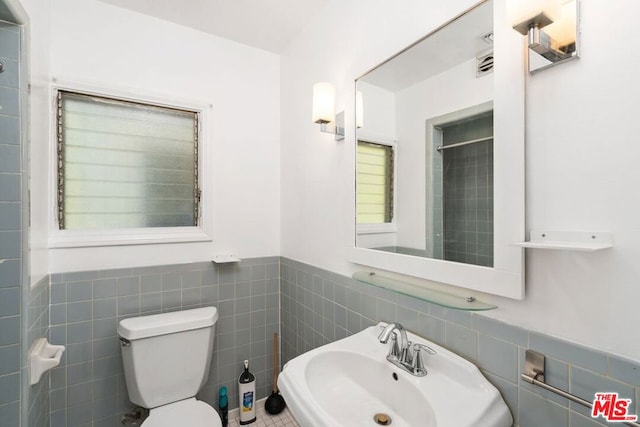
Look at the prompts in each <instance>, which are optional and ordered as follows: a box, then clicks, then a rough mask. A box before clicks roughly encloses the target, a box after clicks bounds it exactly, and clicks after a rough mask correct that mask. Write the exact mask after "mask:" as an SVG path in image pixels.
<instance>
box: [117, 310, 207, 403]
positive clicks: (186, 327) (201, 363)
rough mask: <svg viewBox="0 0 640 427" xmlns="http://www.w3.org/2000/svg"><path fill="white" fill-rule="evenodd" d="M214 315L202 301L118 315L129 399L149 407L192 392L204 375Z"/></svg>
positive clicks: (195, 390) (191, 395) (176, 399)
mask: <svg viewBox="0 0 640 427" xmlns="http://www.w3.org/2000/svg"><path fill="white" fill-rule="evenodd" d="M217 320H218V310H217V309H216V308H215V307H203V308H196V309H192V310H184V311H176V312H172V313H163V314H155V315H151V316H142V317H134V318H129V319H124V320H122V321H120V324H119V325H118V335H119V336H120V341H121V349H122V362H123V364H124V373H125V379H126V383H127V390H128V392H129V399H130V400H131V402H133V403H135V404H136V405H139V406H142V407H144V408H149V409H151V408H155V407H157V406H162V405H166V404H169V403H172V402H176V401H178V400H182V399H188V398H190V397H194V396H195V395H196V393H198V391H199V390H200V389H201V388H202V386H203V385H204V384H205V382H206V381H207V378H208V376H209V366H210V365H211V354H212V352H213V339H214V336H215V324H216V321H217Z"/></svg>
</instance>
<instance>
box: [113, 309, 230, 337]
mask: <svg viewBox="0 0 640 427" xmlns="http://www.w3.org/2000/svg"><path fill="white" fill-rule="evenodd" d="M217 320H218V310H217V309H216V308H215V307H203V308H194V309H191V310H183V311H174V312H171V313H162V314H153V315H151V316H141V317H131V318H129V319H123V320H121V321H120V324H119V325H118V335H120V336H121V337H122V338H126V339H128V340H130V341H131V340H137V339H141V338H149V337H154V336H157V335H166V334H173V333H176V332H182V331H189V330H193V329H200V328H207V327H210V326H212V325H213V324H214V323H216V321H217Z"/></svg>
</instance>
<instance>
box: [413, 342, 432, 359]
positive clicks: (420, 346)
mask: <svg viewBox="0 0 640 427" xmlns="http://www.w3.org/2000/svg"><path fill="white" fill-rule="evenodd" d="M421 349H422V350H425V351H426V352H427V353H428V354H430V355H431V356H433V355H435V354H438V352H437V351H435V350H434V349H432V348H431V347H429V346H428V345H425V344H420V343H419V342H417V343H414V344H413V350H414V351H415V352H418V351H420V350H421Z"/></svg>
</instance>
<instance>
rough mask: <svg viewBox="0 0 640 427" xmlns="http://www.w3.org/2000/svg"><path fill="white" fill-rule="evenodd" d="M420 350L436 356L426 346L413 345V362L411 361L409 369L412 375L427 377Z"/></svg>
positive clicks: (432, 350) (433, 351)
mask: <svg viewBox="0 0 640 427" xmlns="http://www.w3.org/2000/svg"><path fill="white" fill-rule="evenodd" d="M420 350H425V351H426V352H427V353H428V354H430V355H434V354H436V351H435V350H434V349H432V348H431V347H429V346H428V345H424V344H420V343H415V344H413V360H412V361H411V369H412V370H413V374H414V375H418V376H424V375H427V368H425V366H424V361H423V360H422V353H421V352H420Z"/></svg>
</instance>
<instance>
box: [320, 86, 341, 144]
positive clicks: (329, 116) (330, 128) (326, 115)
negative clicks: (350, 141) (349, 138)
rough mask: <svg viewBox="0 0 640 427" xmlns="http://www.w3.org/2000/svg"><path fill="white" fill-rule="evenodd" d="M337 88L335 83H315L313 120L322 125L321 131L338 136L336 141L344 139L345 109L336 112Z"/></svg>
mask: <svg viewBox="0 0 640 427" xmlns="http://www.w3.org/2000/svg"><path fill="white" fill-rule="evenodd" d="M335 102H336V88H335V86H334V85H333V84H331V83H327V82H319V83H316V84H314V85H313V122H314V123H317V124H319V125H320V131H321V132H326V133H331V134H334V135H335V136H336V141H342V140H344V111H342V112H340V113H338V114H336V113H335Z"/></svg>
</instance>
